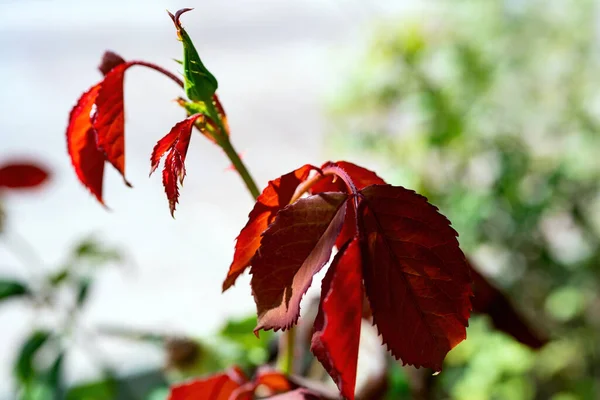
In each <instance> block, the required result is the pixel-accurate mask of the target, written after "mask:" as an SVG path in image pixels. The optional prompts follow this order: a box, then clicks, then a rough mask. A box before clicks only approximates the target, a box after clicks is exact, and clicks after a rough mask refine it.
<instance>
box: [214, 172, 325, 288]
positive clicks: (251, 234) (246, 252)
mask: <svg viewBox="0 0 600 400" xmlns="http://www.w3.org/2000/svg"><path fill="white" fill-rule="evenodd" d="M314 168H315V167H313V166H312V165H308V164H307V165H304V166H303V167H300V168H298V169H297V170H295V171H292V172H290V173H287V174H285V175H283V176H281V177H279V178H277V179H275V180H273V181H270V182H269V184H268V185H267V187H266V188H265V190H263V192H262V193H261V195H260V196H258V199H257V200H256V204H255V205H254V208H253V209H252V211H251V212H250V214H249V215H248V222H247V223H246V226H244V228H243V229H242V231H241V232H240V234H239V235H238V237H237V241H236V244H235V254H234V256H233V262H232V263H231V266H230V267H229V272H228V273H227V277H226V278H225V281H224V282H223V291H225V290H227V289H229V288H230V287H231V286H232V285H233V284H234V283H235V280H236V279H237V277H238V276H240V275H241V274H242V272H244V270H245V269H246V268H247V267H248V266H249V265H250V260H251V259H252V257H254V254H255V253H256V250H258V248H259V247H260V243H261V235H262V233H263V232H264V231H265V230H266V229H267V227H268V226H269V225H270V224H271V222H273V219H275V215H276V214H277V212H278V211H279V210H281V209H282V208H284V207H285V206H287V205H288V204H289V203H290V201H291V200H292V197H293V196H294V193H295V192H296V189H297V188H298V186H299V185H300V184H301V183H302V182H303V181H305V180H306V179H307V178H308V175H309V173H310V171H311V170H312V169H314Z"/></svg>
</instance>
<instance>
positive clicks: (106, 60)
mask: <svg viewBox="0 0 600 400" xmlns="http://www.w3.org/2000/svg"><path fill="white" fill-rule="evenodd" d="M121 64H125V60H124V59H123V57H121V56H120V55H118V54H117V53H115V52H112V51H106V52H104V54H103V55H102V61H100V65H99V66H98V69H99V70H100V72H101V73H102V75H104V76H106V74H108V73H109V72H110V71H111V70H112V69H113V68H115V67H117V66H119V65H121Z"/></svg>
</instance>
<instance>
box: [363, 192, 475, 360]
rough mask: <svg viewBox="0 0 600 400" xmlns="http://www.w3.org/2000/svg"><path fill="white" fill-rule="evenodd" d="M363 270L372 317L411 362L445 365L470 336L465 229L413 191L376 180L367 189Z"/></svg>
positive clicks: (395, 349)
mask: <svg viewBox="0 0 600 400" xmlns="http://www.w3.org/2000/svg"><path fill="white" fill-rule="evenodd" d="M360 193H361V195H362V198H363V200H362V203H361V206H360V211H359V215H360V220H361V229H362V231H361V233H360V235H361V241H362V243H361V250H362V252H363V257H362V259H363V277H364V282H365V287H366V292H367V297H368V298H369V301H370V304H371V309H372V311H373V319H374V322H375V324H376V325H377V327H378V329H379V332H380V333H381V335H382V336H383V341H384V343H386V344H387V346H388V348H389V349H390V350H391V352H392V354H393V355H394V356H395V357H396V358H401V359H402V361H403V363H404V364H412V365H415V366H417V367H419V366H424V367H428V368H432V369H434V370H436V371H440V370H441V368H442V361H443V359H444V357H445V355H446V354H447V353H448V351H450V349H452V348H453V347H454V346H456V345H457V344H458V343H460V342H461V341H462V340H464V339H465V337H466V326H467V325H468V318H469V314H470V309H471V303H470V297H471V295H472V291H471V280H470V277H469V270H468V267H467V265H466V260H465V257H464V254H463V253H462V251H461V250H460V248H459V246H458V241H457V239H456V236H457V235H458V234H457V233H456V231H454V230H453V229H452V228H451V227H450V222H449V221H448V220H447V219H446V218H445V217H444V216H443V215H441V214H439V213H438V212H437V208H435V207H434V206H432V205H431V204H429V203H428V202H427V200H426V199H425V198H424V197H422V196H420V195H418V194H416V193H415V192H413V191H410V190H407V189H404V188H402V187H394V186H388V185H374V186H369V187H367V188H365V189H363V190H362V191H361V192H360Z"/></svg>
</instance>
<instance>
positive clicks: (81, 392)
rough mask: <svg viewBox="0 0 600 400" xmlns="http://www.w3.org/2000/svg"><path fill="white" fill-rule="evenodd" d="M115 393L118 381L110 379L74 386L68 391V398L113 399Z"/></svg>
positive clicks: (73, 399) (87, 399)
mask: <svg viewBox="0 0 600 400" xmlns="http://www.w3.org/2000/svg"><path fill="white" fill-rule="evenodd" d="M115 393H116V382H115V381H114V380H110V379H109V380H104V381H100V382H94V383H90V384H86V385H81V386H77V387H74V388H73V389H71V390H69V392H68V393H67V395H66V400H112V399H114V398H115Z"/></svg>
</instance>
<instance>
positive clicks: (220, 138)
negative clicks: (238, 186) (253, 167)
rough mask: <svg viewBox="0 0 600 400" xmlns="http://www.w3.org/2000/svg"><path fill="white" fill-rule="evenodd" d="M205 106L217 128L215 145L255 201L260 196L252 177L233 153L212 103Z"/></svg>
mask: <svg viewBox="0 0 600 400" xmlns="http://www.w3.org/2000/svg"><path fill="white" fill-rule="evenodd" d="M205 104H206V109H207V110H208V114H209V117H210V118H211V119H212V120H213V121H215V122H216V123H217V126H218V127H219V133H218V134H217V135H216V137H215V140H216V141H217V144H218V145H219V146H221V148H222V149H223V151H224V152H225V154H226V155H227V157H228V158H229V160H230V161H231V164H232V165H233V167H234V168H235V170H236V171H237V172H238V174H239V175H240V177H241V178H242V180H243V181H244V183H245V184H246V187H247V188H248V191H249V192H250V195H251V196H252V197H253V198H254V199H255V200H256V198H258V196H259V195H260V190H258V186H257V185H256V182H255V181H254V179H253V178H252V175H250V172H248V169H247V168H246V165H245V164H244V163H243V161H242V159H241V158H240V156H239V155H238V153H237V151H235V149H234V148H233V145H232V144H231V141H230V140H229V135H228V132H227V129H226V128H225V124H223V121H222V119H221V115H220V114H219V112H218V111H217V109H216V107H215V105H214V104H213V102H212V101H210V102H206V103H205Z"/></svg>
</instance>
